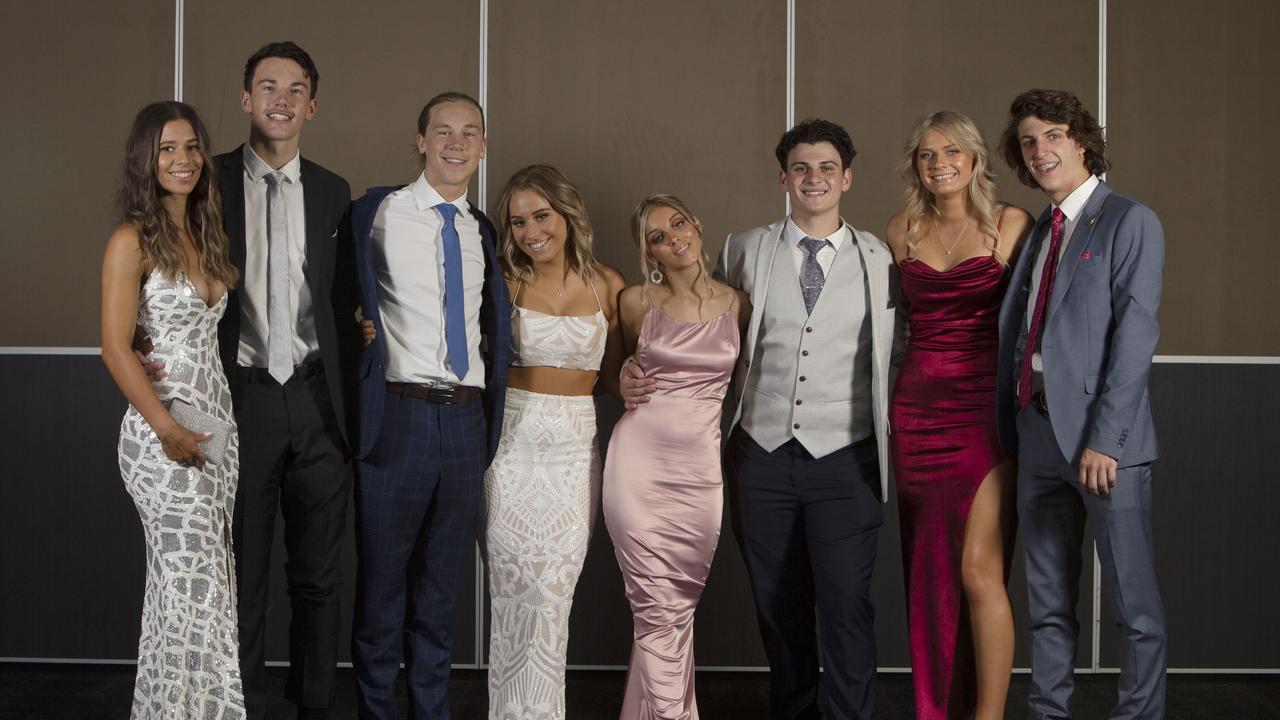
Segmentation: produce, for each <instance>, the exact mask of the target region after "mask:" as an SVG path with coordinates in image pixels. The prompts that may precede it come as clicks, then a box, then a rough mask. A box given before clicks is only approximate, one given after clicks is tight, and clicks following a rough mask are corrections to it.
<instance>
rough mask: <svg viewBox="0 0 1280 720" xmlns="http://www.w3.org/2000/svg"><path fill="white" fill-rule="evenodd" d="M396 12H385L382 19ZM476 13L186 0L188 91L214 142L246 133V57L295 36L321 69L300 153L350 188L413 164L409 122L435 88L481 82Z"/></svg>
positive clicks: (321, 1) (449, 7) (408, 177)
mask: <svg viewBox="0 0 1280 720" xmlns="http://www.w3.org/2000/svg"><path fill="white" fill-rule="evenodd" d="M389 18H390V19H394V21H393V22H389V21H388V19H389ZM479 39H480V11H479V9H478V7H477V6H476V4H475V3H473V2H467V1H466V0H451V1H449V2H431V3H422V2H411V1H408V0H397V1H395V2H380V3H378V5H377V12H351V6H350V4H349V3H342V2H337V1H336V0H317V1H316V2H301V1H297V0H295V1H292V2H271V3H262V2H251V1H249V0H227V1H225V2H218V3H188V4H187V11H186V50H187V54H186V88H185V91H186V97H187V99H188V101H189V102H191V103H192V104H194V105H195V106H196V107H197V109H199V110H200V111H201V113H202V114H203V115H204V117H205V119H206V122H208V123H209V132H210V133H211V134H212V135H213V144H214V148H215V149H216V150H217V151H218V152H224V151H226V150H230V149H232V148H234V147H236V146H237V145H239V144H240V143H242V142H244V141H246V140H247V139H248V137H249V121H248V116H246V115H245V114H244V113H243V112H242V111H241V109H240V90H241V89H242V88H243V87H244V85H243V78H244V75H243V73H244V62H245V60H246V59H248V57H249V55H251V54H252V53H253V52H254V51H255V50H257V49H258V48H259V47H261V46H262V45H264V44H266V43H268V42H272V41H277V40H293V41H294V42H296V43H298V44H299V45H301V46H302V47H303V48H304V49H305V50H306V51H307V52H308V53H310V54H311V57H312V59H313V60H315V62H316V66H317V68H318V69H319V71H320V86H319V88H318V90H319V93H318V95H317V98H318V100H319V108H318V110H317V111H316V116H315V118H314V119H312V120H311V121H310V122H309V123H308V124H307V125H306V128H305V130H304V131H303V135H302V153H303V155H305V156H306V157H307V158H309V159H311V160H314V161H316V162H318V163H320V164H321V165H324V166H325V167H327V168H329V169H330V170H332V171H334V172H336V173H338V174H339V175H342V176H343V177H345V178H347V180H348V181H349V182H350V183H351V191H352V193H353V194H354V195H355V196H357V197H358V196H360V195H362V194H363V193H364V189H365V188H367V187H369V186H371V185H387V184H397V183H405V182H410V181H412V180H413V178H414V176H415V175H416V174H417V172H418V166H417V160H416V157H417V156H416V155H415V153H414V134H415V132H416V127H415V124H416V123H417V119H418V112H419V111H420V110H421V109H422V106H423V105H424V104H426V101H427V100H428V99H429V98H430V97H431V96H432V95H434V94H436V93H437V92H440V91H442V90H461V91H463V92H467V93H472V94H474V93H476V92H477V88H478V87H479V62H480V61H479Z"/></svg>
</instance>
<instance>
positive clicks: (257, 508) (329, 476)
mask: <svg viewBox="0 0 1280 720" xmlns="http://www.w3.org/2000/svg"><path fill="white" fill-rule="evenodd" d="M319 80H320V77H319V73H318V72H317V71H316V66H315V63H314V62H312V60H311V57H310V56H309V55H308V54H307V53H306V52H305V51H304V50H303V49H302V48H300V47H298V46H297V45H295V44H294V43H292V42H279V43H271V44H268V45H266V46H264V47H263V48H262V49H260V50H258V51H257V52H255V53H254V54H253V55H252V56H251V57H250V58H249V61H248V62H247V63H246V64H245V69H244V90H243V91H242V92H241V93H240V104H241V106H242V107H243V109H244V112H245V114H246V115H248V116H249V142H248V143H247V144H245V145H242V146H240V147H238V148H236V149H235V150H232V151H231V152H229V153H226V154H224V155H219V156H218V157H217V159H216V161H217V163H218V171H219V173H220V178H221V180H220V182H221V189H222V217H223V224H224V226H225V227H226V231H227V236H228V238H229V240H230V254H231V261H232V262H233V263H235V266H236V268H238V269H239V270H240V282H239V284H238V285H237V286H236V289H235V292H234V293H232V294H231V298H230V303H229V304H228V306H227V311H226V314H225V315H224V316H223V318H222V322H221V324H220V325H219V326H218V343H219V345H220V351H221V356H222V362H223V365H224V367H225V368H226V371H227V377H228V379H229V380H230V382H231V396H232V401H233V403H234V410H235V416H236V422H237V423H238V425H239V427H240V484H239V488H238V489H237V492H236V513H235V518H234V521H233V531H232V532H233V542H234V549H235V556H236V584H237V590H238V593H239V599H238V609H239V620H240V667H241V670H242V675H243V679H244V694H245V704H246V706H247V710H248V716H249V718H251V719H257V718H263V717H265V716H266V708H267V697H266V668H265V657H264V655H265V653H264V645H265V642H264V638H265V632H264V631H265V624H266V610H267V581H268V578H269V577H270V568H271V546H272V542H273V540H274V538H275V519H276V512H277V508H279V509H280V511H282V512H283V516H284V540H285V550H286V552H287V555H288V558H287V561H286V562H285V576H286V578H287V580H288V586H289V598H290V604H291V607H292V620H291V621H290V626H289V662H290V668H289V678H288V681H287V684H286V685H285V696H286V697H287V698H288V699H289V700H291V701H293V702H294V703H295V704H297V706H298V717H299V718H318V717H324V716H325V715H326V714H327V711H328V707H329V703H330V701H331V699H332V696H333V683H334V673H335V669H336V665H337V659H338V629H339V626H340V624H341V613H340V608H339V603H338V600H339V594H340V591H341V587H342V576H341V569H340V567H339V556H340V551H341V548H342V538H343V535H344V533H345V529H346V518H347V503H348V498H349V497H350V495H351V465H350V457H351V453H350V451H349V449H348V448H349V447H350V444H349V438H350V435H349V434H348V433H349V427H348V424H347V411H346V408H347V402H346V400H345V398H344V396H343V393H344V392H345V388H346V387H349V386H350V385H349V384H348V383H346V382H344V378H343V371H344V370H345V369H346V368H349V367H351V364H350V363H349V362H347V361H348V359H350V358H351V357H352V356H353V355H354V354H355V353H358V352H359V347H360V339H359V328H358V326H357V325H356V320H355V307H356V305H357V303H358V291H357V288H356V281H355V264H354V255H353V252H352V245H351V233H350V227H349V226H350V223H349V222H348V217H347V213H348V208H349V206H350V202H351V189H350V187H349V186H348V185H347V181H346V180H343V179H342V178H341V177H338V176H337V175H335V174H333V173H331V172H329V171H328V170H326V169H324V168H322V167H320V166H319V165H316V164H315V163H313V162H310V161H308V160H305V159H303V158H302V156H301V154H300V153H299V151H298V144H299V138H300V136H301V133H302V127H303V125H304V124H305V123H306V122H307V121H308V120H310V119H311V118H313V117H315V114H316V87H317V85H318V84H319Z"/></svg>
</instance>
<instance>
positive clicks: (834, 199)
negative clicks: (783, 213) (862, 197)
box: [778, 142, 853, 218]
mask: <svg viewBox="0 0 1280 720" xmlns="http://www.w3.org/2000/svg"><path fill="white" fill-rule="evenodd" d="M778 182H779V183H781V184H782V186H783V187H784V188H786V190H787V194H788V195H790V196H791V212H792V214H793V215H795V216H797V218H818V217H822V216H825V215H835V216H838V215H839V214H840V197H841V195H843V194H844V192H845V191H846V190H848V189H849V187H850V186H851V185H852V184H853V169H852V168H846V167H844V166H843V163H842V162H841V161H840V153H839V152H837V151H836V148H835V146H834V145H832V144H831V143H829V142H820V143H800V144H799V145H796V146H795V147H794V148H792V149H791V151H790V152H789V153H787V166H786V169H785V170H782V171H781V172H780V173H778Z"/></svg>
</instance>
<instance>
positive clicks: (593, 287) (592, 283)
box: [587, 280, 604, 312]
mask: <svg viewBox="0 0 1280 720" xmlns="http://www.w3.org/2000/svg"><path fill="white" fill-rule="evenodd" d="M587 284H588V285H590V286H591V294H592V295H595V296H596V307H597V308H599V309H600V312H604V303H602V302H600V293H598V292H596V281H595V280H591V281H590V282H588V283H587Z"/></svg>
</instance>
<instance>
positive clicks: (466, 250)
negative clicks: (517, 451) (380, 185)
mask: <svg viewBox="0 0 1280 720" xmlns="http://www.w3.org/2000/svg"><path fill="white" fill-rule="evenodd" d="M443 202H445V199H444V198H443V197H441V196H440V193H438V192H436V190H435V188H433V187H431V185H430V184H428V183H427V179H426V176H425V175H419V176H418V179H417V181H416V182H414V183H413V184H412V185H409V186H408V187H404V188H401V189H399V190H396V191H395V192H393V193H391V194H390V195H388V196H387V198H386V199H385V200H383V201H382V205H380V206H379V207H378V213H377V215H375V216H374V219H373V270H374V274H375V275H376V276H377V278H378V298H379V305H378V307H379V309H380V310H381V312H382V332H383V334H384V337H385V339H386V342H387V354H388V357H387V380H389V381H391V382H407V383H419V384H425V385H467V386H470V387H475V388H483V387H484V358H483V357H482V356H481V355H480V303H481V302H482V300H483V293H484V275H485V261H484V248H483V246H482V245H481V239H480V221H479V220H477V219H476V218H475V217H474V216H473V215H472V214H471V208H470V207H469V206H468V205H467V196H466V194H465V193H464V194H463V195H462V197H460V198H458V199H457V200H454V201H453V203H452V204H453V206H454V207H456V208H458V214H457V216H456V218H455V219H454V227H455V228H456V229H457V231H458V240H459V244H460V245H461V247H462V283H463V296H464V302H465V317H466V328H467V357H468V358H469V363H468V369H467V374H466V376H465V377H463V378H462V379H461V380H459V379H458V376H457V375H455V374H454V372H453V370H452V369H451V368H450V366H449V353H448V347H447V345H446V344H445V338H444V323H445V308H444V250H443V247H442V245H441V243H442V239H441V231H442V230H443V228H444V218H443V217H442V216H441V215H440V211H439V210H436V209H435V206H436V205H439V204H440V203H443Z"/></svg>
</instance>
